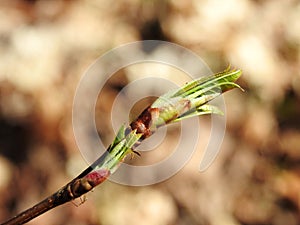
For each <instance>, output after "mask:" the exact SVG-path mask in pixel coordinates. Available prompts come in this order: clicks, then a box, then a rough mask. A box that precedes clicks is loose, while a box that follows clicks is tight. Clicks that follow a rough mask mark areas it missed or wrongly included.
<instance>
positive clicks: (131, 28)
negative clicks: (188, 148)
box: [0, 0, 300, 225]
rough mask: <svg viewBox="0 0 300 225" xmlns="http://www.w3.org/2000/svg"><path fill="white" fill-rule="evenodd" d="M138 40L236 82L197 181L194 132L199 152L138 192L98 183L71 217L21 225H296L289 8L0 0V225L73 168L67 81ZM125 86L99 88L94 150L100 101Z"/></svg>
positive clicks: (104, 133)
mask: <svg viewBox="0 0 300 225" xmlns="http://www.w3.org/2000/svg"><path fill="white" fill-rule="evenodd" d="M145 39H157V40H165V41H170V42H173V43H177V44H179V45H182V46H184V47H186V48H187V49H190V50H192V51H194V52H195V53H196V54H198V55H199V56H200V57H201V58H202V59H203V60H204V61H205V62H206V63H207V64H208V66H209V67H210V68H211V69H212V71H214V72H218V71H220V70H223V69H224V68H226V67H227V66H228V64H229V63H230V64H231V65H232V66H233V67H235V68H240V69H242V70H243V76H242V78H241V79H240V80H239V81H238V83H239V84H240V85H241V86H242V87H243V88H244V89H245V92H244V93H243V92H241V91H238V90H233V91H231V92H229V93H226V94H225V101H226V117H227V130H226V135H225V137H224V140H223V144H222V149H221V152H220V154H219V155H218V157H217V159H216V160H215V161H214V163H213V164H212V166H210V167H209V169H208V170H207V171H205V172H204V173H200V172H199V171H198V168H199V161H200V159H201V155H202V152H201V149H203V148H205V147H206V144H207V140H206V139H208V138H209V129H210V128H209V124H210V123H209V122H207V123H206V122H205V121H204V122H203V123H204V125H203V127H204V130H205V128H206V127H207V130H208V132H207V134H206V135H204V136H203V139H201V140H200V141H199V146H198V148H199V151H196V153H195V155H194V156H193V157H192V159H191V160H190V161H189V162H188V164H187V165H186V166H185V167H184V168H183V169H182V170H181V171H180V172H179V173H178V174H176V175H175V176H173V177H171V178H170V179H168V180H166V181H164V182H162V183H159V184H156V185H151V186H146V187H129V186H122V185H119V184H115V183H113V182H110V181H107V182H105V183H104V184H102V185H101V186H99V187H97V188H96V189H95V190H94V191H93V192H92V193H89V194H87V198H88V200H87V201H86V202H85V203H84V204H82V205H80V206H79V207H75V206H74V205H73V204H71V203H68V204H66V205H63V206H60V207H59V208H57V209H54V210H52V211H50V212H48V213H46V214H44V215H42V216H40V217H38V218H36V219H35V220H33V221H32V222H30V223H29V224H36V225H38V224H43V225H50V224H64V225H68V224H70V225H71V224H82V225H83V224H95V225H97V224H103V225H110V224H118V225H126V224H131V225H134V224H145V225H152V224H153V225H154V224H155V225H157V224H162V225H164V224H166V225H168V224H176V225H177V224H178V225H185V224H189V225H193V224H195V225H196V224H199V225H204V224H205V225H206V224H207V225H219V224H228V225H267V224H271V225H283V224H284V225H297V224H300V164H299V163H300V118H299V115H300V73H299V68H300V2H299V1H297V0H285V1H282V0H273V1H272V0H265V1H262V0H223V1H218V0H199V1H196V0H187V1H179V0H178V1H171V0H170V1H155V0H153V1H151V0H144V1H142V0H134V1H129V0H120V1H117V2H109V1H103V0H81V1H79V0H78V1H76V0H75V1H67V0H53V1H42V0H40V1H38V0H27V1H25V0H10V1H9V0H2V1H1V2H0V196H1V200H0V221H4V220H6V219H8V218H9V217H11V216H13V215H15V214H16V213H18V212H20V211H22V210H24V209H25V208H28V207H30V206H32V205H33V204H34V203H36V202H38V201H39V200H42V199H44V198H45V197H46V196H48V195H49V194H52V193H53V192H54V191H56V190H57V189H58V188H60V187H61V186H63V185H64V184H65V183H67V182H68V181H69V180H70V179H71V178H73V177H74V176H76V175H77V174H78V173H79V172H80V171H81V170H83V169H84V168H85V167H86V166H87V163H86V162H85V161H84V159H83V158H82V156H81V154H80V152H79V150H78V148H77V146H76V143H75V139H74V136H73V131H72V117H71V116H72V101H73V97H74V93H75V89H76V86H77V84H78V83H79V80H80V77H81V76H82V75H83V73H84V72H85V70H86V69H87V68H88V66H89V65H90V64H91V63H92V62H93V61H94V60H95V59H96V58H97V57H99V56H100V55H101V54H104V53H105V52H106V51H108V50H110V49H112V48H114V47H117V46H119V45H121V44H126V43H128V42H132V41H137V40H145ZM166 76H168V77H170V76H172V75H170V74H168V75H166ZM129 82H130V79H129V78H128V74H126V71H125V72H124V71H123V72H120V74H119V75H118V76H117V77H116V78H115V79H110V80H109V82H108V83H107V85H106V86H105V89H104V91H103V93H102V95H103V96H104V97H103V102H102V103H101V104H99V105H98V106H97V116H98V117H97V118H100V116H101V118H103V119H98V120H97V121H98V122H97V125H98V126H99V127H98V128H99V135H100V137H101V138H102V139H103V140H105V143H107V145H108V144H109V143H110V141H111V140H112V138H113V135H114V134H113V132H112V129H111V124H110V119H109V118H110V117H109V116H110V108H111V102H112V101H113V99H114V98H115V97H116V95H117V94H118V92H119V91H120V90H121V89H122V88H123V87H124V86H126V84H127V83H129ZM106 118H108V119H106ZM206 118H209V117H204V118H202V119H201V120H205V119H206ZM175 136H176V134H175ZM206 136H207V137H206ZM166 146H168V143H167V144H166ZM141 158H143V156H142V157H141ZM135 160H138V158H137V159H136V158H135ZM77 203H80V201H79V202H77Z"/></svg>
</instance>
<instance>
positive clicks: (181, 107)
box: [1, 68, 241, 225]
mask: <svg viewBox="0 0 300 225" xmlns="http://www.w3.org/2000/svg"><path fill="white" fill-rule="evenodd" d="M240 75H241V71H240V70H230V68H228V69H227V70H225V71H223V72H221V73H218V74H215V75H213V76H209V77H205V78H200V79H198V80H195V81H192V82H190V83H187V84H186V85H184V86H183V87H181V88H180V89H178V90H174V91H170V92H168V93H167V94H165V95H162V96H161V97H159V98H158V99H157V100H156V101H155V102H154V103H153V104H152V105H151V106H149V107H148V108H146V109H145V110H144V111H143V112H142V113H141V115H140V116H139V117H138V118H137V119H136V120H134V121H133V122H132V123H131V124H130V126H128V127H125V126H124V125H123V126H122V127H121V128H120V130H119V131H118V134H117V135H116V137H115V139H114V141H113V142H112V144H111V145H110V146H109V147H108V149H107V150H106V152H105V153H104V154H103V155H102V156H101V157H100V158H98V159H97V160H96V161H95V162H94V163H93V164H92V165H91V166H89V167H88V168H87V169H86V170H84V171H83V172H82V173H81V174H80V175H79V176H77V177H76V178H74V179H73V180H72V181H70V182H69V183H68V184H66V185H65V186H64V187H62V188H61V189H59V190H58V191H57V192H56V193H54V194H53V195H51V196H49V197H48V198H46V199H44V200H43V201H41V202H40V203H38V204H36V205H35V206H33V207H31V208H29V209H27V210H25V211H23V212H21V213H20V214H18V215H17V216H15V217H13V218H11V219H10V220H8V221H6V222H4V223H2V224H1V225H16V224H24V223H26V222H28V221H30V220H32V219H33V218H35V217H37V216H39V215H41V214H43V213H45V212H47V211H48V210H50V209H52V208H55V207H56V206H59V205H62V204H64V203H66V202H69V201H71V200H74V199H76V198H78V197H80V196H82V195H83V194H85V193H87V192H89V191H91V190H92V189H93V188H94V187H96V186H97V185H99V184H101V183H102V182H103V181H105V180H106V179H107V177H108V176H110V174H112V173H114V172H115V171H116V170H117V169H118V167H119V165H120V163H121V162H122V161H123V160H124V158H125V157H126V156H127V155H128V154H131V153H136V154H138V153H137V152H136V151H134V148H135V147H137V146H138V145H139V144H140V143H141V141H143V140H144V139H145V138H148V137H149V136H151V135H152V134H153V133H154V132H155V131H156V129H158V128H159V127H161V126H164V125H166V124H168V123H171V122H177V121H180V120H182V119H185V118H189V117H192V116H199V115H203V114H212V113H216V114H222V112H221V111H220V110H219V109H218V108H217V107H215V106H212V105H208V104H207V103H208V102H209V101H211V100H212V99H214V98H216V97H217V96H219V95H220V94H222V93H224V92H226V91H228V90H230V89H232V88H236V87H237V88H240V86H238V85H237V84H236V83H234V82H235V81H236V80H237V79H238V78H239V77H240Z"/></svg>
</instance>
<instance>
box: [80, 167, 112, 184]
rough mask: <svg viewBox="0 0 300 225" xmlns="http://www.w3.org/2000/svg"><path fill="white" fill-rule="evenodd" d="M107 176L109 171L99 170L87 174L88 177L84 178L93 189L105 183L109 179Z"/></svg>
mask: <svg viewBox="0 0 300 225" xmlns="http://www.w3.org/2000/svg"><path fill="white" fill-rule="evenodd" d="M109 175H110V171H109V170H105V169H101V170H96V171H93V172H91V173H89V174H88V175H86V176H85V178H86V180H87V181H88V182H89V184H90V185H91V186H93V187H95V186H97V185H98V184H100V183H102V182H103V181H105V180H106V178H107V177H109Z"/></svg>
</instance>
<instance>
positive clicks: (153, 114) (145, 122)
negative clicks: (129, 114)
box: [130, 107, 159, 140]
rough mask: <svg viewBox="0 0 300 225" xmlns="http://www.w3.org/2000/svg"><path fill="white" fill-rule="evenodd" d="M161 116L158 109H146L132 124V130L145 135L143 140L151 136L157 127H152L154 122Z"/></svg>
mask: <svg viewBox="0 0 300 225" xmlns="http://www.w3.org/2000/svg"><path fill="white" fill-rule="evenodd" d="M158 116H159V109H158V108H150V107H148V108H146V109H145V110H144V111H143V112H142V113H141V115H140V116H139V117H138V118H137V119H136V120H135V121H133V122H132V123H131V124H130V127H131V129H132V130H135V129H136V133H138V134H143V136H142V137H141V140H143V139H145V138H147V137H149V136H151V134H152V133H153V132H154V131H155V129H156V127H152V124H153V121H154V120H155V119H157V117H158Z"/></svg>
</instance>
